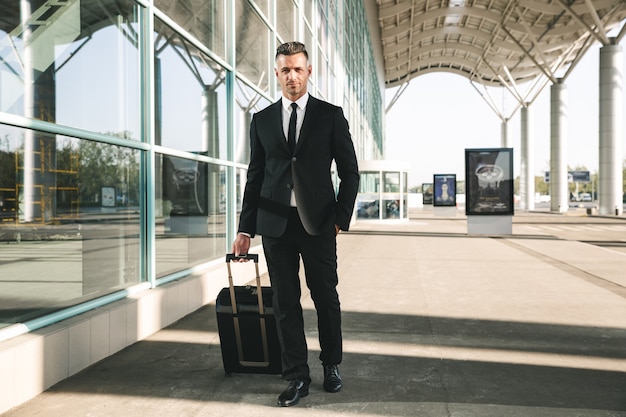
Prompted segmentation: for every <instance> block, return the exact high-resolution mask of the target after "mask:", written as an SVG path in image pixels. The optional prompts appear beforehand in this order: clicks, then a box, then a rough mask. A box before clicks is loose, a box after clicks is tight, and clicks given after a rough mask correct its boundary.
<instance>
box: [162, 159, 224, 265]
mask: <svg viewBox="0 0 626 417" xmlns="http://www.w3.org/2000/svg"><path fill="white" fill-rule="evenodd" d="M225 173H226V171H225V169H224V167H219V166H217V165H213V164H209V163H206V162H199V161H195V160H192V159H185V158H179V157H175V156H169V155H158V156H157V181H156V198H157V201H156V202H155V208H156V213H157V217H156V224H155V226H156V239H157V240H156V245H157V247H156V269H157V277H160V276H163V275H166V274H168V273H172V272H176V271H180V270H181V269H186V268H189V267H190V266H193V265H197V264H199V263H202V262H206V261H208V260H210V259H214V258H216V257H218V256H221V255H223V254H224V253H225V249H226V214H225V213H226V190H225V186H226V184H225V179H226V176H225Z"/></svg>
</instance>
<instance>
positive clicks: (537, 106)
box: [385, 41, 626, 187]
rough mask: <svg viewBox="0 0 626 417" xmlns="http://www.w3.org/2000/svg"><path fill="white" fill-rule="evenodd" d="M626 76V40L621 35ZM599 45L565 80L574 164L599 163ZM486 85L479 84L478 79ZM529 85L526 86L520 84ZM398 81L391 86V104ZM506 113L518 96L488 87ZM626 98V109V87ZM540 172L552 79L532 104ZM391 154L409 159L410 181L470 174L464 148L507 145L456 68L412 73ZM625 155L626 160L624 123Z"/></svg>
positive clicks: (515, 123)
mask: <svg viewBox="0 0 626 417" xmlns="http://www.w3.org/2000/svg"><path fill="white" fill-rule="evenodd" d="M621 46H622V48H623V51H622V54H623V57H624V68H623V78H624V79H626V52H624V49H626V41H622V42H621ZM599 50H600V45H599V44H596V45H594V46H592V47H591V48H590V49H589V50H588V51H587V54H586V55H585V57H584V58H583V59H582V60H581V61H580V62H579V63H578V64H577V66H576V67H575V68H574V70H573V71H572V73H571V74H570V76H569V77H568V78H567V80H566V81H565V84H566V87H567V104H568V108H567V117H568V119H567V120H568V125H567V164H568V166H569V168H570V169H581V168H583V167H584V168H585V169H586V170H589V171H591V173H592V174H593V173H594V172H597V170H598V162H599V161H598V158H599V157H598V107H599V105H598V96H599V95H598V82H599V71H598V69H599ZM478 87H479V88H480V89H482V87H481V86H478ZM527 88H528V87H527V86H526V85H524V84H522V85H521V86H520V89H521V90H522V91H525V90H526V89H527ZM396 90H397V88H393V89H387V90H386V91H385V98H386V101H387V104H388V103H389V102H390V101H391V99H392V98H393V96H394V94H395V91H396ZM489 91H490V94H491V96H492V98H493V99H494V101H496V102H498V101H499V102H498V107H499V109H500V110H501V111H502V109H504V111H503V113H504V114H505V115H507V116H510V115H511V113H512V112H513V110H514V109H515V106H516V103H515V102H514V101H513V99H512V97H511V95H510V93H508V92H506V91H505V90H504V89H497V90H491V89H490V90H489ZM624 96H625V105H624V108H625V109H626V92H625V94H624ZM529 109H530V110H529V117H530V134H531V140H532V148H533V155H534V160H533V161H532V163H533V164H534V172H535V175H538V176H543V175H544V172H545V171H549V169H550V84H548V85H546V87H545V88H544V89H543V91H542V92H541V94H540V95H539V96H538V98H537V99H536V100H535V102H534V103H533V104H532V105H531V106H530V107H529ZM385 123H386V128H385V135H386V150H385V151H386V157H385V159H387V160H398V161H403V162H405V163H408V165H409V180H408V183H409V187H414V186H418V185H420V184H422V183H423V182H432V178H433V174H456V175H457V180H464V179H465V161H464V158H465V149H466V148H494V147H495V148H498V147H500V146H501V126H502V122H501V119H500V118H499V117H498V116H497V115H496V113H495V112H494V111H493V110H492V109H491V108H490V107H489V105H488V104H487V103H486V102H485V100H484V99H483V98H482V97H481V96H480V94H479V92H478V91H476V89H475V88H474V87H473V86H472V84H470V82H469V80H468V79H467V78H464V77H461V76H459V75H455V74H450V73H435V74H426V75H422V76H419V77H417V78H414V79H413V80H411V82H410V83H409V86H408V87H407V89H406V90H405V91H404V93H403V94H402V95H401V96H400V98H399V100H398V101H397V102H396V103H395V104H394V106H393V107H392V108H391V109H390V110H389V112H388V113H387V115H386V121H385ZM623 131H624V133H625V135H624V136H623V138H622V151H623V153H624V155H623V158H622V159H626V126H624V127H623ZM508 137H509V141H510V143H511V144H512V147H513V149H514V150H513V154H514V169H513V170H514V176H515V177H517V176H519V167H520V150H521V148H520V111H519V110H517V112H515V113H514V115H513V116H512V118H511V120H510V121H509V124H508Z"/></svg>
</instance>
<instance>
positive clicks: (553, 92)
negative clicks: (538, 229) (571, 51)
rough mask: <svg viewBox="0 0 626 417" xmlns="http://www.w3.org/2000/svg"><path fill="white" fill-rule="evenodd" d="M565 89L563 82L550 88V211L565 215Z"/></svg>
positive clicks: (567, 202) (560, 80) (566, 206)
mask: <svg viewBox="0 0 626 417" xmlns="http://www.w3.org/2000/svg"><path fill="white" fill-rule="evenodd" d="M566 141H567V88H566V86H565V84H563V80H562V79H559V80H558V82H557V84H553V85H552V87H550V211H556V212H559V213H566V212H567V210H568V209H569V193H568V192H567V142H566Z"/></svg>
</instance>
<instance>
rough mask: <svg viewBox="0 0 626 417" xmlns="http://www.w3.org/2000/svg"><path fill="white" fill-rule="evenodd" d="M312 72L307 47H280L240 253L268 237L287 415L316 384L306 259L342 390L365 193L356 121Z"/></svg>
mask: <svg viewBox="0 0 626 417" xmlns="http://www.w3.org/2000/svg"><path fill="white" fill-rule="evenodd" d="M311 72H312V68H311V65H310V64H309V60H308V53H307V51H306V48H305V46H304V45H303V44H302V43H299V42H288V43H285V44H283V45H280V46H279V47H278V49H277V51H276V67H275V73H276V78H277V79H278V81H279V83H280V85H281V89H282V98H281V99H280V100H279V101H277V102H276V103H274V104H272V105H270V106H268V107H267V108H265V109H264V110H262V111H260V112H258V113H256V114H255V115H254V116H253V118H252V122H251V124H250V152H251V153H250V164H249V167H248V177H247V182H246V187H245V191H244V196H243V205H242V209H241V216H240V219H239V229H238V234H237V238H236V239H235V241H234V242H233V253H234V254H235V255H241V254H246V253H248V249H249V248H250V237H254V235H256V234H259V235H261V236H262V237H263V250H264V253H265V258H266V260H267V265H268V272H269V276H270V281H271V284H272V288H273V290H274V312H275V314H276V320H277V324H278V328H279V338H280V343H281V348H282V365H283V375H282V376H283V378H284V379H286V380H288V381H289V386H288V387H287V389H286V390H285V391H284V392H283V393H282V394H280V396H279V397H278V405H280V406H283V407H288V406H291V405H295V404H297V403H298V401H299V400H300V398H301V397H304V396H306V395H308V393H309V384H310V383H311V377H310V373H309V366H308V364H307V356H308V353H307V344H306V338H305V334H304V321H303V317H302V306H301V304H300V295H301V289H300V279H299V276H298V273H299V269H300V257H301V258H302V262H303V264H304V270H305V276H306V283H307V286H308V288H309V290H310V292H311V298H312V299H313V302H314V304H315V309H316V311H317V318H318V329H319V342H320V348H321V353H320V360H321V362H322V365H323V368H324V384H323V386H324V389H325V390H326V391H328V392H338V391H339V390H341V387H342V380H341V376H340V375H339V370H338V368H337V365H339V364H340V363H341V359H342V336H341V310H340V305H339V295H338V294H337V289H336V287H337V282H338V277H337V243H336V236H337V234H338V233H339V231H340V230H348V228H349V225H350V219H351V217H352V212H353V209H354V202H355V199H356V196H357V193H358V187H359V170H358V165H357V159H356V154H355V151H354V145H353V144H352V138H351V136H350V131H349V128H348V122H347V120H346V119H345V117H344V115H343V111H342V109H341V108H340V107H337V106H334V105H332V104H330V103H327V102H325V101H322V100H319V99H316V98H315V97H312V96H310V95H309V93H308V92H307V83H308V79H309V76H310V75H311ZM293 112H295V114H292V113H293ZM292 116H293V117H292ZM294 118H295V120H294ZM290 147H293V148H292V149H290ZM333 160H334V161H335V164H336V168H337V174H338V176H339V179H340V184H339V190H338V192H337V193H336V192H335V188H334V186H333V181H332V177H331V164H332V162H333Z"/></svg>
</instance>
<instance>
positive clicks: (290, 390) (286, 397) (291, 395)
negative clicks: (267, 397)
mask: <svg viewBox="0 0 626 417" xmlns="http://www.w3.org/2000/svg"><path fill="white" fill-rule="evenodd" d="M307 395H309V384H307V383H306V382H304V381H303V380H301V379H294V380H292V381H289V386H288V387H287V389H286V390H284V391H283V393H282V394H280V395H279V396H278V405H280V406H281V407H291V406H292V405H296V404H298V401H300V398H302V397H306V396H307Z"/></svg>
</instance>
